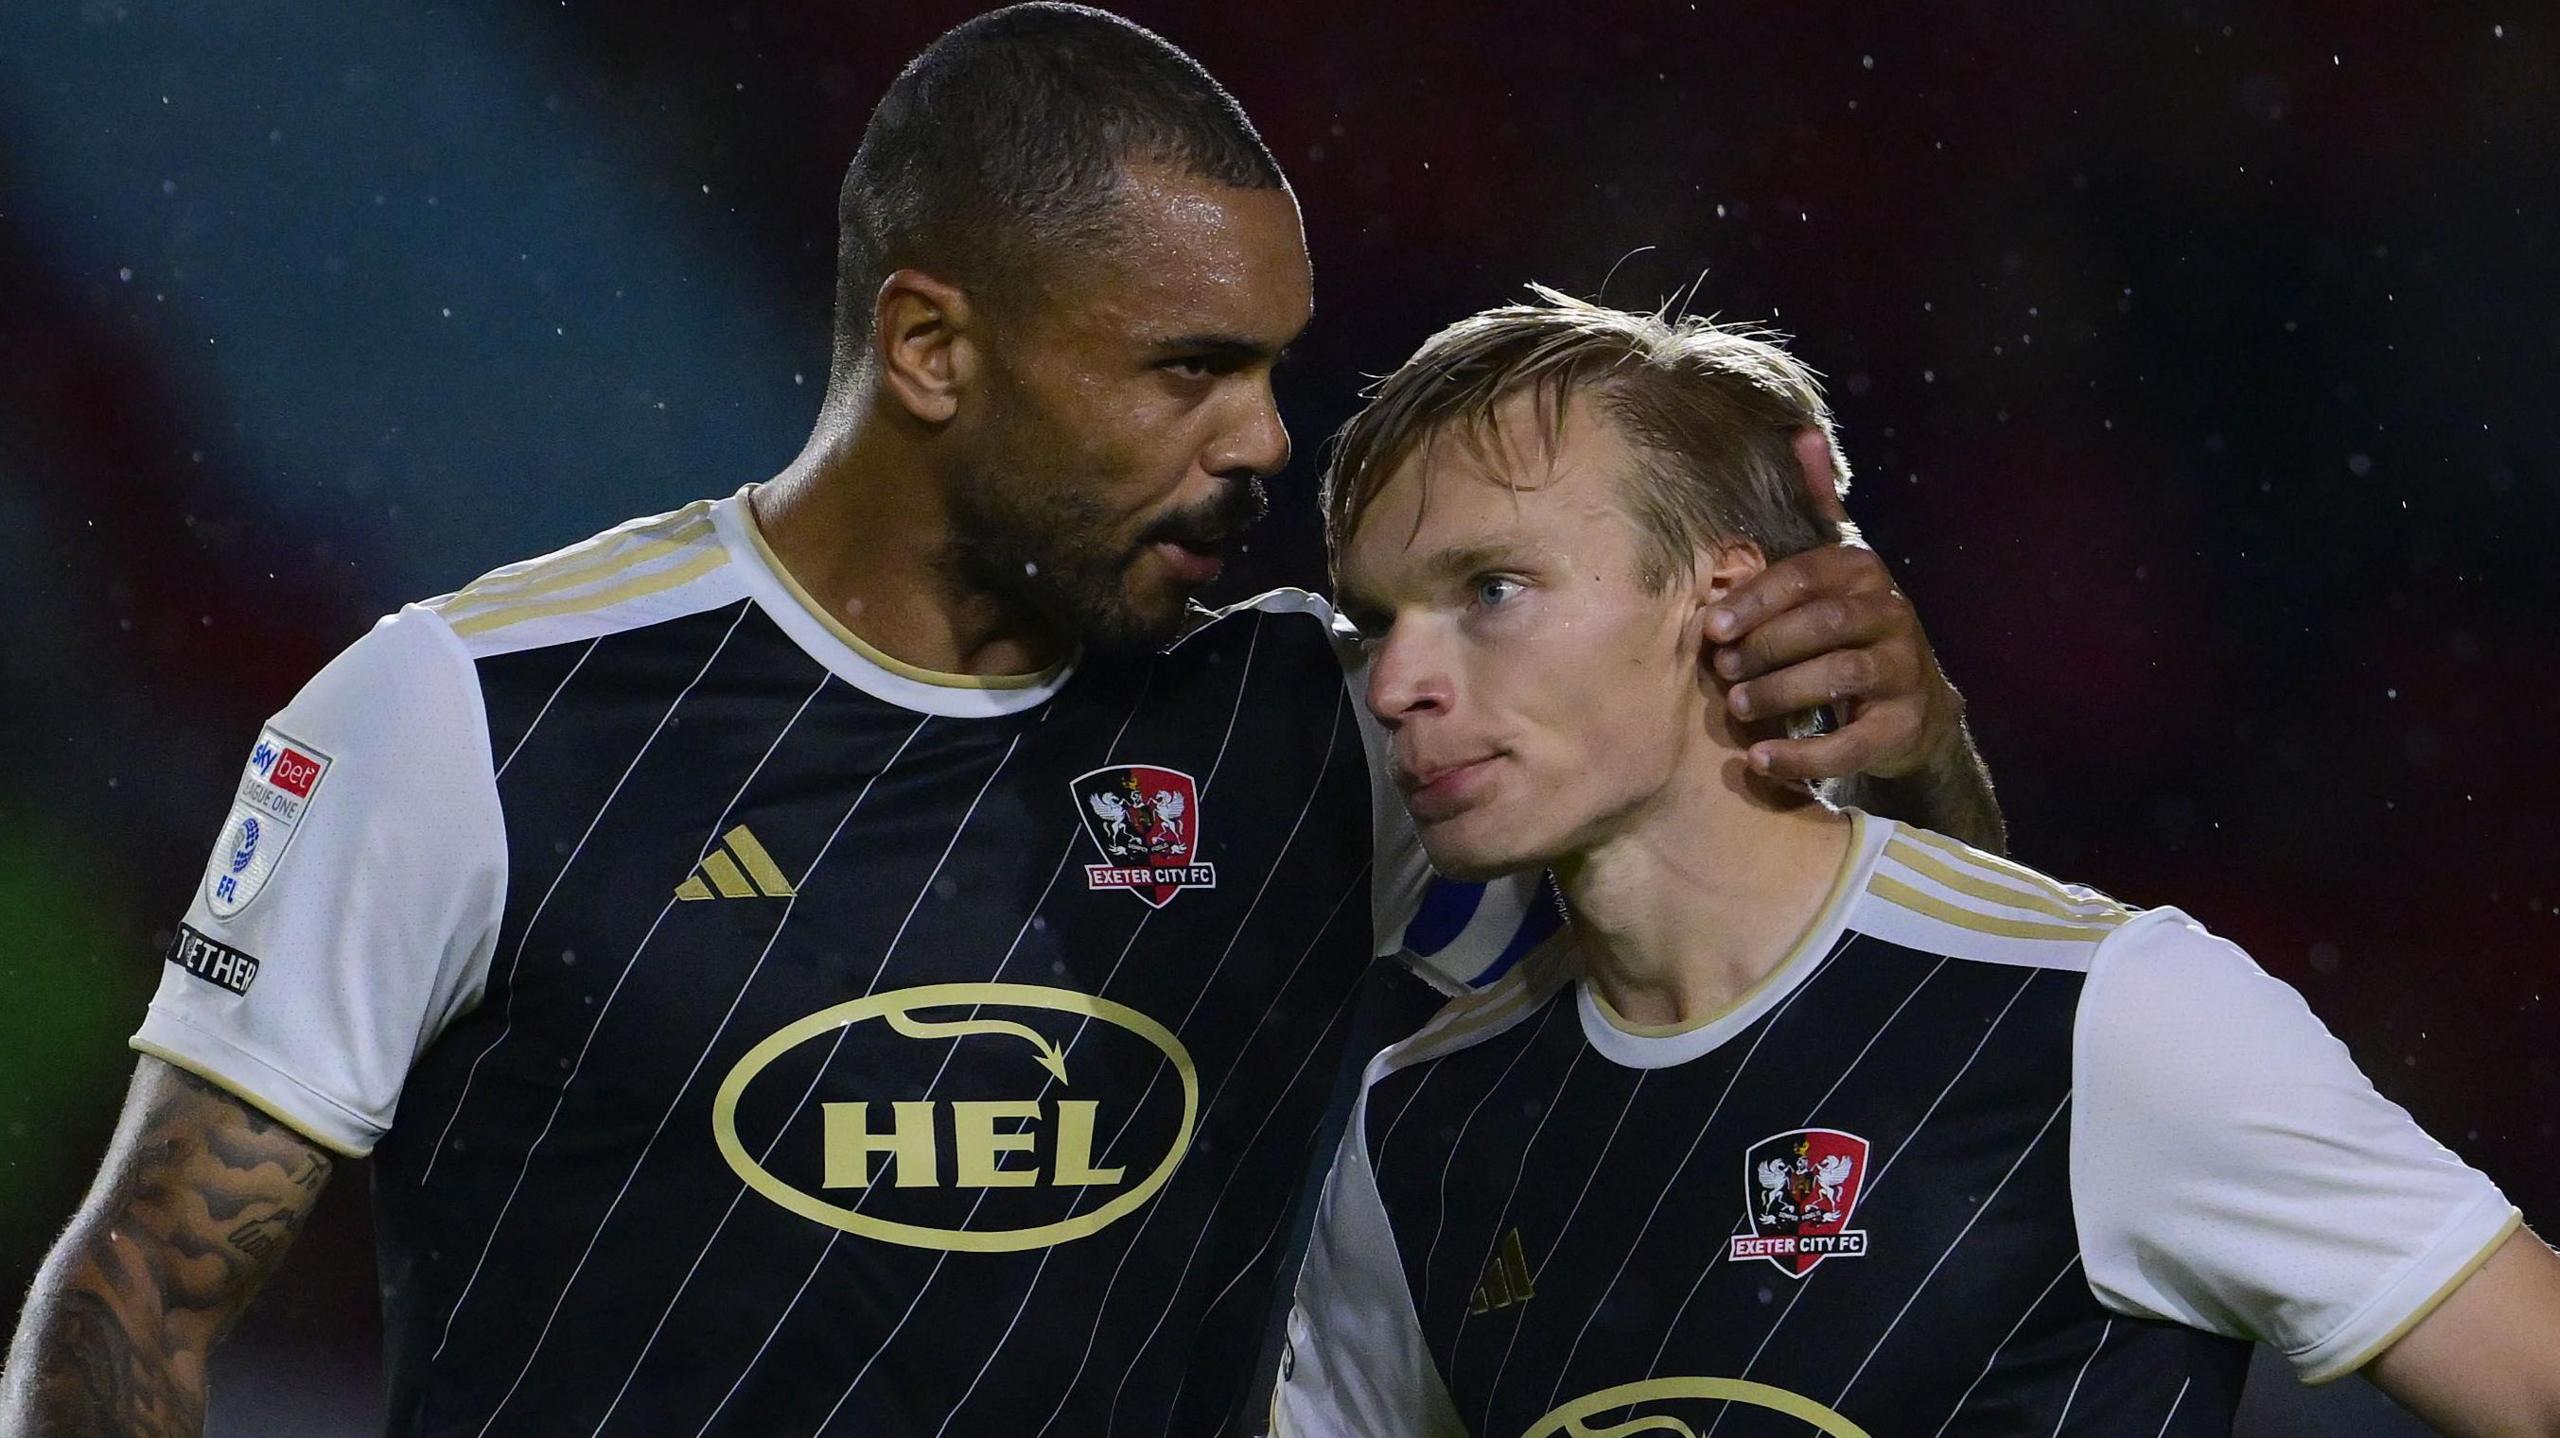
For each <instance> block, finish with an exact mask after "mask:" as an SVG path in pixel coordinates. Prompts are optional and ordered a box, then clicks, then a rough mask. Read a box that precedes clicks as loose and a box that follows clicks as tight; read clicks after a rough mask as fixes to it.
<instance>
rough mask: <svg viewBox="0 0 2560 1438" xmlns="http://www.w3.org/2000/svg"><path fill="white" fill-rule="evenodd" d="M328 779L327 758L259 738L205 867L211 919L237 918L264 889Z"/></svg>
mask: <svg viewBox="0 0 2560 1438" xmlns="http://www.w3.org/2000/svg"><path fill="white" fill-rule="evenodd" d="M328 774H329V756H328V755H326V754H323V753H321V752H320V751H319V750H317V749H314V748H312V747H311V746H310V745H308V744H305V743H303V742H302V741H300V740H298V739H290V738H287V737H286V736H285V735H283V734H281V733H278V732H277V731H276V730H274V729H262V730H260V731H259V732H258V747H257V748H255V749H252V750H250V751H249V763H248V767H246V768H244V769H242V770H241V771H240V791H239V792H238V793H236V794H234V795H232V797H231V819H230V822H229V823H227V824H225V825H223V827H222V838H221V839H220V840H219V841H217V842H216V843H215V844H214V846H213V860H212V862H211V863H209V864H207V865H206V866H205V875H204V903H205V907H206V908H207V909H209V910H211V911H212V913H213V916H214V917H215V918H217V919H228V918H230V917H231V916H232V915H234V914H237V913H239V912H240V911H241V910H242V909H245V908H247V907H249V901H250V900H252V899H255V898H256V897H258V893H259V891H260V890H262V889H264V888H266V886H267V876H268V875H270V874H273V873H274V872H275V871H276V865H277V864H279V863H282V862H283V861H284V850H285V846H286V845H287V844H290V843H292V842H293V835H294V831H295V830H297V829H299V828H301V827H302V816H303V815H304V813H306V812H307V811H308V810H309V809H310V807H311V797H312V795H314V794H316V793H318V792H319V789H320V781H321V780H322V779H324V778H327V777H328Z"/></svg>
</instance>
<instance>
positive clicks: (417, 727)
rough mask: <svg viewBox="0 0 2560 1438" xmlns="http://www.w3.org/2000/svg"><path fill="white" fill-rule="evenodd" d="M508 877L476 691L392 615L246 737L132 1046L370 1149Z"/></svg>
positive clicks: (489, 925)
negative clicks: (218, 830)
mask: <svg viewBox="0 0 2560 1438" xmlns="http://www.w3.org/2000/svg"><path fill="white" fill-rule="evenodd" d="M506 866H507V859H506V840H505V833H504V829H503V824H502V820H501V817H500V813H499V808H498V793H497V782H496V779H495V776H494V775H493V773H492V772H491V763H490V756H489V734H488V718H487V714H486V712H485V711H484V709H483V708H482V705H481V701H480V688H479V678H478V672H477V670H476V668H475V666H474V665H473V663H472V661H471V658H470V656H469V654H468V653H466V652H465V651H464V649H463V647H462V643H461V641H460V640H458V639H456V638H455V637H454V635H453V631H452V630H451V629H449V628H447V627H446V626H445V623H444V621H443V619H441V618H439V617H438V616H437V615H435V614H433V613H432V612H430V611H428V610H424V609H420V608H417V607H415V606H412V607H411V608H408V609H405V610H403V611H401V612H400V613H398V614H396V615H393V616H391V617H389V618H387V619H385V620H383V621H382V622H381V623H380V624H378V625H376V626H375V627H374V629H373V632H372V633H370V634H367V635H366V636H365V637H364V638H362V639H359V640H357V641H356V642H355V643H354V644H353V645H350V646H349V647H348V648H347V650H346V651H345V652H344V653H342V654H340V655H339V656H338V657H337V658H336V659H334V660H332V661H331V662H330V663H329V665H328V667H327V668H324V669H322V670H321V671H320V672H319V674H318V675H316V676H314V677H313V679H312V680H311V682H310V683H309V684H308V685H306V686H304V688H303V690H302V692H301V693H300V694H298V695H296V696H295V697H294V700H293V702H292V703H290V704H288V705H286V706H285V708H284V711H283V712H282V713H280V714H278V715H276V717H275V718H274V719H273V720H272V721H270V722H269V723H268V725H267V726H266V728H265V729H264V730H262V731H261V732H260V733H259V735H258V742H257V744H256V746H255V747H254V748H253V749H252V750H251V752H250V756H249V763H248V764H247V766H246V767H244V768H243V769H242V770H241V775H240V787H239V789H238V790H237V791H236V792H235V794H234V795H233V798H232V801H231V809H230V813H229V815H228V817H227V819H226V820H225V822H224V824H223V827H222V834H221V837H220V838H219V839H218V840H217V841H216V842H215V844H214V849H213V857H212V859H211V860H210V862H209V863H208V864H207V865H206V870H205V876H204V879H203V882H201V883H199V884H198V885H197V886H196V893H195V898H194V900H193V901H192V902H191V903H190V904H189V905H188V906H187V914H186V921H185V922H184V923H183V924H181V925H180V926H179V929H178V933H177V939H176V942H175V943H173V944H172V945H171V946H170V950H169V954H168V967H167V968H166V969H165V970H164V971H163V973H162V975H161V979H160V988H159V992H158V993H157V994H155V995H154V996H153V998H152V1000H151V1010H150V1013H149V1014H148V1015H147V1016H146V1017H145V1018H144V1020H143V1023H142V1029H141V1032H139V1033H137V1034H135V1035H134V1038H133V1046H134V1047H135V1048H137V1049H140V1050H141V1051H142V1052H144V1053H147V1054H151V1055H153V1056H155V1057H158V1058H161V1059H165V1060H167V1061H168V1062H170V1063H173V1064H176V1065H178V1066H179V1067H181V1068H184V1069H187V1070H189V1071H190V1072H193V1073H196V1074H198V1075H200V1076H202V1077H204V1078H206V1079H209V1080H211V1081H213V1082H215V1083H218V1084H220V1085H221V1086H222V1087H224V1088H226V1089H229V1090H231V1091H232V1092H234V1093H236V1094H238V1095H239V1096H240V1097H241V1098H243V1099H246V1100H248V1101H249V1102H252V1103H254V1104H256V1105H257V1106H258V1107H260V1108H262V1109H265V1110H266V1111H268V1112H269V1113H271V1114H273V1115H274V1116H275V1117H277V1118H279V1119H282V1120H283V1121H285V1122H286V1123H288V1124H291V1125H292V1126H293V1127H294V1128H296V1129H298V1130H300V1131H301V1132H302V1133H303V1134H304V1135H305V1136H307V1137H309V1138H311V1139H313V1140H315V1141H317V1142H319V1143H322V1144H324V1145H326V1146H328V1147H330V1148H333V1149H337V1150H340V1151H342V1152H346V1153H355V1154H361V1153H365V1152H368V1151H370V1150H371V1149H372V1147H373V1145H374V1142H375V1141H376V1140H377V1139H379V1138H380V1137H381V1136H382V1135H383V1134H384V1133H385V1132H386V1131H388V1130H389V1128H390V1126H391V1116H392V1111H393V1109H394V1108H395V1107H396V1105H397V1104H398V1101H399V1097H400V1087H401V1084H402V1083H403V1082H404V1081H405V1080H406V1079H407V1077H408V1073H409V1066H410V1064H411V1063H412V1062H413V1061H414V1060H415V1059H416V1057H417V1055H418V1054H419V1052H420V1051H421V1050H423V1049H424V1048H425V1047H426V1045H427V1044H428V1042H429V1041H431V1040H432V1039H433V1038H434V1037H435V1036H436V1034H437V1033H438V1032H439V1031H441V1030H442V1028H443V1026H444V1025H445V1023H446V1022H448V1021H449V1020H450V1019H452V1018H453V1017H454V1015H456V1014H458V1013H460V1012H461V1011H462V1010H463V1009H464V1008H465V1007H467V1006H468V1005H469V1004H471V1003H472V1002H474V1001H476V1000H477V998H478V997H479V991H480V988H481V985H482V983H483V981H484V980H485V977H486V975H487V973H488V959H489V950H490V948H491V946H492V945H493V944H494V943H495V942H496V939H497V927H498V920H499V912H500V908H501V905H502V904H503V903H504V902H505V891H506Z"/></svg>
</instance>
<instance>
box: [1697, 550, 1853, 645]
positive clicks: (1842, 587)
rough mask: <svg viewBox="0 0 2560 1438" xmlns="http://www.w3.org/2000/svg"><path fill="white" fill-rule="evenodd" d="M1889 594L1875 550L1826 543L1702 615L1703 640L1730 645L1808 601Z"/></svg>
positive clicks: (1754, 578) (1790, 558) (1788, 560)
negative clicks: (1880, 592)
mask: <svg viewBox="0 0 2560 1438" xmlns="http://www.w3.org/2000/svg"><path fill="white" fill-rule="evenodd" d="M1892 589H1893V576H1892V575H1890V574H1888V573H1887V572H1886V571H1885V567H1884V561H1883V560H1881V559H1879V558H1877V557H1876V554H1875V551H1873V550H1871V549H1859V548H1855V547H1853V546H1850V545H1845V544H1826V545H1824V546H1822V547H1821V548H1819V549H1808V550H1806V551H1805V552H1804V553H1802V554H1791V555H1789V556H1787V557H1786V558H1784V559H1781V560H1779V561H1778V562H1777V563H1775V564H1772V565H1770V566H1769V567H1768V568H1766V569H1764V570H1762V571H1760V572H1759V573H1758V574H1755V575H1753V576H1752V577H1751V578H1750V579H1749V580H1748V581H1746V582H1745V583H1744V584H1743V585H1742V586H1741V587H1740V588H1737V589H1736V590H1734V592H1733V593H1731V594H1729V595H1727V596H1725V598H1724V599H1723V601H1722V602H1720V603H1718V604H1717V605H1716V606H1715V607H1714V608H1713V609H1710V610H1709V611H1707V637H1708V638H1710V639H1712V640H1714V641H1716V642H1717V643H1719V644H1730V643H1732V642H1733V641H1734V640H1736V639H1739V638H1741V637H1742V636H1743V635H1745V634H1748V633H1750V632H1751V631H1752V630H1754V629H1756V628H1758V627H1759V626H1761V625H1762V624H1765V623H1767V622H1768V621H1769V620H1771V619H1773V618H1775V617H1777V616H1778V615H1780V614H1784V613H1786V612H1787V611H1788V610H1790V609H1793V608H1795V607H1797V606H1798V605H1801V604H1805V603H1808V602H1810V601H1812V600H1816V599H1824V598H1838V597H1843V596H1847V595H1852V594H1869V593H1875V592H1879V591H1883V592H1890V591H1891V590H1892Z"/></svg>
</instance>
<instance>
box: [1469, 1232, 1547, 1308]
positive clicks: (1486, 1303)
mask: <svg viewBox="0 0 2560 1438" xmlns="http://www.w3.org/2000/svg"><path fill="white" fill-rule="evenodd" d="M1537 1292H1538V1290H1537V1289H1536V1287H1534V1286H1533V1285H1531V1283H1530V1282H1529V1259H1528V1255H1526V1254H1524V1253H1522V1252H1521V1251H1520V1230H1519V1229H1517V1228H1514V1229H1512V1230H1511V1231H1510V1232H1509V1233H1506V1234H1504V1235H1502V1242H1501V1244H1500V1245H1499V1246H1497V1247H1496V1248H1495V1249H1494V1250H1493V1259H1492V1261H1491V1262H1489V1263H1487V1264H1485V1266H1484V1277H1482V1278H1480V1279H1477V1280H1476V1291H1475V1295H1474V1296H1473V1297H1472V1298H1469V1299H1468V1300H1467V1311H1468V1312H1469V1313H1490V1312H1492V1311H1493V1310H1495V1309H1497V1308H1509V1307H1511V1306H1512V1305H1513V1304H1517V1303H1526V1302H1528V1301H1529V1300H1530V1299H1531V1298H1534V1297H1536V1296H1537Z"/></svg>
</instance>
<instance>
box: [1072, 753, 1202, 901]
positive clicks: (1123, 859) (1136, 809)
mask: <svg viewBox="0 0 2560 1438" xmlns="http://www.w3.org/2000/svg"><path fill="white" fill-rule="evenodd" d="M1068 787H1070V788H1071V789H1073V790H1074V791H1075V796H1076V814H1077V817H1079V818H1081V819H1082V820H1083V821H1084V828H1085V832H1086V833H1087V834H1089V835H1091V836H1092V838H1093V842H1094V844H1095V846H1096V847H1098V848H1100V849H1101V850H1102V853H1103V857H1105V858H1107V859H1109V860H1110V861H1111V862H1109V863H1106V864H1087V865H1085V868H1084V881H1085V887H1086V888H1089V889H1126V890H1128V891H1129V892H1130V893H1133V894H1135V895H1137V896H1138V897H1139V898H1140V899H1143V900H1145V901H1146V902H1147V903H1148V904H1149V905H1150V906H1151V907H1154V908H1158V909H1161V908H1163V907H1164V906H1165V905H1166V904H1167V903H1170V902H1171V901H1172V899H1173V896H1174V895H1176V894H1178V893H1180V892H1182V891H1183V890H1185V889H1214V888H1216V887H1217V886H1218V869H1217V866H1216V865H1214V864H1204V863H1201V862H1199V858H1200V786H1199V785H1198V784H1195V783H1193V782H1192V779H1191V776H1190V775H1188V774H1185V773H1183V772H1182V771H1181V770H1179V769H1161V768H1157V767H1156V766H1154V765H1152V764H1119V765H1113V766H1110V767H1106V768H1101V769H1096V770H1094V771H1092V772H1091V773H1088V774H1081V775H1078V776H1077V777H1076V778H1075V779H1074V780H1073V781H1072V782H1071V783H1070V784H1069V786H1068Z"/></svg>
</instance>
